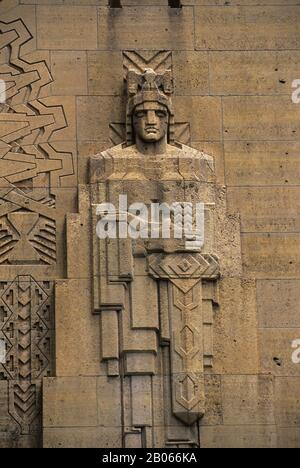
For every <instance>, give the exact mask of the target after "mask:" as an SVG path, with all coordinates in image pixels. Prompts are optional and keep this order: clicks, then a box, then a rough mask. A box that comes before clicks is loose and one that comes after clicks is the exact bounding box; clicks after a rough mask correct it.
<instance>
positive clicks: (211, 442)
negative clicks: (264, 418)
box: [200, 425, 277, 448]
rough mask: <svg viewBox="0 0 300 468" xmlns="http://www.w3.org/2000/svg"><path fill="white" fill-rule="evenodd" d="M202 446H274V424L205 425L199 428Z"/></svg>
mask: <svg viewBox="0 0 300 468" xmlns="http://www.w3.org/2000/svg"><path fill="white" fill-rule="evenodd" d="M200 440H201V447H202V448H276V446H277V433H276V426H270V425H269V426H263V425H260V426H257V425H247V426H246V425H245V426H241V425H239V426H205V427H202V428H201V429H200Z"/></svg>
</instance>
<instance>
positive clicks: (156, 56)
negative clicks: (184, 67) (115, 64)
mask: <svg viewBox="0 0 300 468" xmlns="http://www.w3.org/2000/svg"><path fill="white" fill-rule="evenodd" d="M146 68H152V70H154V71H155V72H156V73H163V72H165V71H166V70H172V52H171V51H169V50H160V51H146V50H143V51H139V52H136V51H133V50H125V51H124V52H123V70H124V78H126V76H127V74H128V70H134V71H135V72H137V73H143V72H144V71H145V69H146Z"/></svg>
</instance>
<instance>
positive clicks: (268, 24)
mask: <svg viewBox="0 0 300 468" xmlns="http://www.w3.org/2000/svg"><path fill="white" fill-rule="evenodd" d="M299 20H300V7H299V5H298V6H297V5H290V6H288V5H278V6H274V5H273V6H231V5H223V6H222V7H214V6H211V7H210V6H203V7H201V6H199V7H197V8H196V9H195V25H196V28H195V44H196V49H200V50H202V49H204V50H206V49H208V50H249V49H250V50H266V49H273V50H274V49H278V50H281V49H298V48H299V44H300V42H299V41H300V34H299V32H300V21H299Z"/></svg>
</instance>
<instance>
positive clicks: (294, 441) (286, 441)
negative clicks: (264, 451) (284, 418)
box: [277, 426, 300, 449]
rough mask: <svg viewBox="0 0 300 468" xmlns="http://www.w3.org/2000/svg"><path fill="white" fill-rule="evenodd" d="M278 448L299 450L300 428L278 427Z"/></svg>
mask: <svg viewBox="0 0 300 468" xmlns="http://www.w3.org/2000/svg"><path fill="white" fill-rule="evenodd" d="M277 433H278V445H277V446H278V448H291V449H294V448H300V426H298V427H279V428H278V429H277Z"/></svg>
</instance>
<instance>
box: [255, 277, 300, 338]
mask: <svg viewBox="0 0 300 468" xmlns="http://www.w3.org/2000/svg"><path fill="white" fill-rule="evenodd" d="M299 304H300V280H293V279H291V280H288V279H285V280H259V281H257V308H258V324H259V327H261V328H289V327H291V328H299V329H300V314H299ZM299 339H300V335H299Z"/></svg>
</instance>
